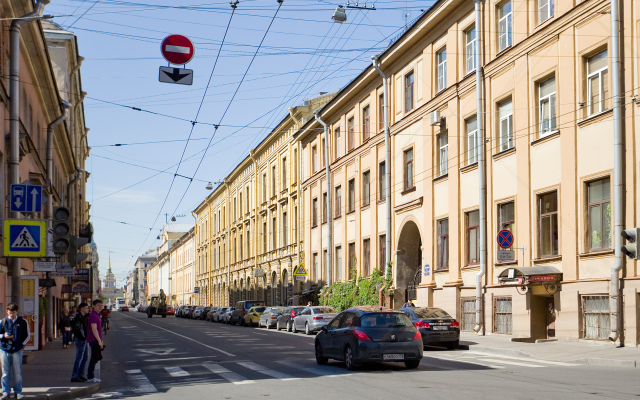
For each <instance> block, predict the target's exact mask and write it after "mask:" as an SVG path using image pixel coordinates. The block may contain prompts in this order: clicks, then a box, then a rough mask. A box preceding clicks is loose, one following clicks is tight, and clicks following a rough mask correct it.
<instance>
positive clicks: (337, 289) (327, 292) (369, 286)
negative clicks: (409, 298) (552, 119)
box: [319, 266, 393, 312]
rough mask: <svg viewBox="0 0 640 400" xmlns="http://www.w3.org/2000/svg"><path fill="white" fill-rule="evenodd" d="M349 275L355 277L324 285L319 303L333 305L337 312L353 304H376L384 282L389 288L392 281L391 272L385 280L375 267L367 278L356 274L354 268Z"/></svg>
mask: <svg viewBox="0 0 640 400" xmlns="http://www.w3.org/2000/svg"><path fill="white" fill-rule="evenodd" d="M388 268H390V266H389V267H388ZM351 276H355V277H356V278H355V279H352V280H348V281H346V282H336V283H334V284H333V285H331V286H324V287H323V288H322V289H321V291H320V296H319V297H320V304H322V305H325V306H330V307H333V308H335V309H336V310H338V312H340V311H342V310H346V309H347V308H351V307H355V306H370V305H378V304H379V298H378V293H379V291H380V289H381V288H382V286H383V285H385V283H386V285H385V286H386V287H387V288H389V287H390V286H391V284H392V283H393V278H392V277H391V273H389V276H388V277H387V279H386V280H385V277H384V276H383V275H382V272H381V271H380V270H379V269H377V268H375V269H374V270H373V272H372V273H371V276H369V277H368V278H362V277H360V276H358V275H357V272H356V270H355V268H354V269H352V270H351Z"/></svg>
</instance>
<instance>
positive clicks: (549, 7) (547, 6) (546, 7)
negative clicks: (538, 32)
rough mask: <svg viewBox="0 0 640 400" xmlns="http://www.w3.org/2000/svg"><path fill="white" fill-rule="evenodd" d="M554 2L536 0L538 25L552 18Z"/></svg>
mask: <svg viewBox="0 0 640 400" xmlns="http://www.w3.org/2000/svg"><path fill="white" fill-rule="evenodd" d="M553 1H554V0H538V25H539V24H541V23H543V22H544V21H546V20H548V19H549V18H551V17H553Z"/></svg>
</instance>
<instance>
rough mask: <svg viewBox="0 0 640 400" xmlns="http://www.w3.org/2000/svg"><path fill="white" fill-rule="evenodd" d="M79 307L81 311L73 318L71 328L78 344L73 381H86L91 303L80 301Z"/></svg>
mask: <svg viewBox="0 0 640 400" xmlns="http://www.w3.org/2000/svg"><path fill="white" fill-rule="evenodd" d="M78 307H79V309H80V311H78V313H77V314H76V316H75V317H74V318H73V327H72V328H73V329H72V330H71V331H72V332H73V334H74V336H75V344H76V360H75V362H74V363H73V372H72V374H71V382H86V381H87V378H86V376H85V373H84V371H85V369H86V368H87V361H89V345H88V344H87V333H88V329H87V328H88V325H89V323H88V321H87V318H88V317H89V305H88V304H87V303H80V305H79V306H78Z"/></svg>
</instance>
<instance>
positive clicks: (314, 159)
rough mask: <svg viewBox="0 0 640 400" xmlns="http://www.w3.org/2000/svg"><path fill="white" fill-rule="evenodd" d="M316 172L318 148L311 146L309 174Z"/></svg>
mask: <svg viewBox="0 0 640 400" xmlns="http://www.w3.org/2000/svg"><path fill="white" fill-rule="evenodd" d="M317 171H318V147H316V146H313V147H312V148H311V172H313V173H315V172H317Z"/></svg>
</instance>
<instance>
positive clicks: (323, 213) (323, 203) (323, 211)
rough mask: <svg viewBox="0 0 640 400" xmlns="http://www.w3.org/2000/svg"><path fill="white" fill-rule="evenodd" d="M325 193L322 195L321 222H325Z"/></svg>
mask: <svg viewBox="0 0 640 400" xmlns="http://www.w3.org/2000/svg"><path fill="white" fill-rule="evenodd" d="M327 215H328V214H327V192H324V193H322V222H323V223H325V222H327Z"/></svg>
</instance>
